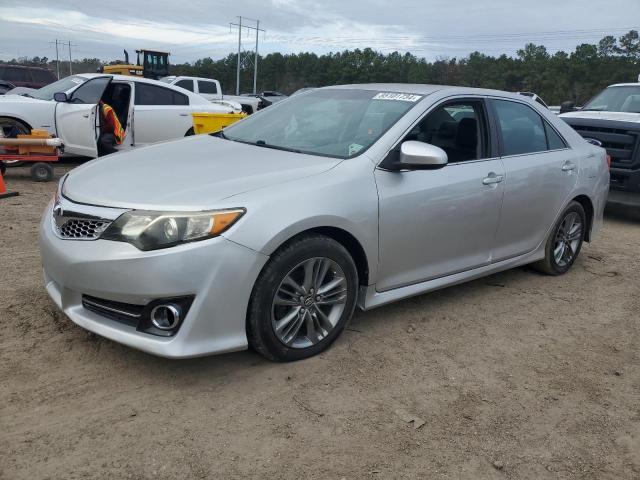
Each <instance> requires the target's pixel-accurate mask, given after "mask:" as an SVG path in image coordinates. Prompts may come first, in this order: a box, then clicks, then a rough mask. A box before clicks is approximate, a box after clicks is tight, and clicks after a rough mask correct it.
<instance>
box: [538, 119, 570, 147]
mask: <svg viewBox="0 0 640 480" xmlns="http://www.w3.org/2000/svg"><path fill="white" fill-rule="evenodd" d="M544 129H545V131H546V133H547V143H548V145H549V150H561V149H563V148H567V144H566V142H565V141H564V140H563V138H562V137H561V136H560V135H559V134H558V132H556V131H555V129H554V128H553V127H552V126H551V125H549V123H548V122H546V121H545V122H544Z"/></svg>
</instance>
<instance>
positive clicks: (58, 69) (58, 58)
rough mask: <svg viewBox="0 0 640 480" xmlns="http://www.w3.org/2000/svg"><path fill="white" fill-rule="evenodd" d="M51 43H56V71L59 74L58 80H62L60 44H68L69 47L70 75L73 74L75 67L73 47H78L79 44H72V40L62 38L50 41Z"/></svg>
mask: <svg viewBox="0 0 640 480" xmlns="http://www.w3.org/2000/svg"><path fill="white" fill-rule="evenodd" d="M49 43H50V44H52V45H53V44H54V43H55V45H56V72H57V74H58V80H60V53H59V49H58V45H66V46H68V47H69V75H72V74H73V67H72V66H71V62H72V59H71V47H77V45H75V44H72V43H71V41H68V42H63V41H61V40H58V39H56V41H55V42H49Z"/></svg>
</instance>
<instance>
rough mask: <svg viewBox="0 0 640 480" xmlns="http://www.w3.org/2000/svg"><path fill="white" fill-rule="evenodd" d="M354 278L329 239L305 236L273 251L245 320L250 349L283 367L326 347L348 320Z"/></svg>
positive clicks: (351, 266) (346, 256) (353, 301)
mask: <svg viewBox="0 0 640 480" xmlns="http://www.w3.org/2000/svg"><path fill="white" fill-rule="evenodd" d="M357 292H358V272H357V269H356V266H355V263H354V261H353V259H352V258H351V256H350V255H349V252H348V251H347V249H346V248H345V247H344V246H342V245H341V244H340V243H338V242H337V241H335V240H333V239H332V238H329V237H325V236H322V235H304V236H301V237H298V238H296V239H295V240H293V241H291V242H290V243H288V244H287V245H286V246H285V247H283V248H281V249H280V250H279V251H277V252H276V253H275V254H274V255H273V256H272V258H271V260H269V262H268V263H267V265H266V266H265V268H264V269H263V271H262V272H261V273H260V276H259V277H258V280H257V281H256V284H255V285H254V288H253V292H252V294H251V301H250V304H249V312H248V315H247V336H248V339H249V344H250V345H251V346H252V347H253V348H254V349H255V350H256V351H257V352H258V353H260V354H261V355H263V356H265V357H267V358H268V359H270V360H274V361H281V362H288V361H294V360H301V359H303V358H308V357H311V356H313V355H316V354H318V353H320V352H322V351H323V350H325V349H326V348H328V347H329V345H331V344H332V343H333V342H334V341H335V339H336V338H338V336H339V335H340V334H341V333H342V331H343V330H344V327H345V326H346V324H347V323H348V321H349V320H350V319H351V316H352V315H353V311H354V309H355V305H356V296H357Z"/></svg>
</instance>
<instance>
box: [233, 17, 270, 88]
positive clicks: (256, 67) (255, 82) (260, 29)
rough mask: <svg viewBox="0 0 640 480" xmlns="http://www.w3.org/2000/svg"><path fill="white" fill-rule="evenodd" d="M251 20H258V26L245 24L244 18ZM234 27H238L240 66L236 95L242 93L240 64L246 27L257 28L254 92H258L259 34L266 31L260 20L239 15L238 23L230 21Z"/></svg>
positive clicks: (238, 68) (239, 62)
mask: <svg viewBox="0 0 640 480" xmlns="http://www.w3.org/2000/svg"><path fill="white" fill-rule="evenodd" d="M243 18H244V19H245V20H249V21H251V22H256V26H255V27H252V26H249V25H243V24H242V19H243ZM229 25H230V26H232V27H238V67H237V71H236V95H240V64H241V62H242V60H241V58H240V57H241V55H242V28H246V29H247V30H255V32H256V49H255V53H254V62H253V93H256V85H257V82H258V36H259V34H260V32H263V33H264V32H265V30H263V29H262V28H260V20H256V19H253V18H247V17H241V16H239V17H238V23H230V24H229Z"/></svg>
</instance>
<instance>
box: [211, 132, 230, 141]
mask: <svg viewBox="0 0 640 480" xmlns="http://www.w3.org/2000/svg"><path fill="white" fill-rule="evenodd" d="M211 136H212V137H218V138H222V139H223V140H230V138H228V137H227V136H226V135H225V134H224V132H223V131H222V130H220V131H218V132H213V133H212V134H211Z"/></svg>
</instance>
